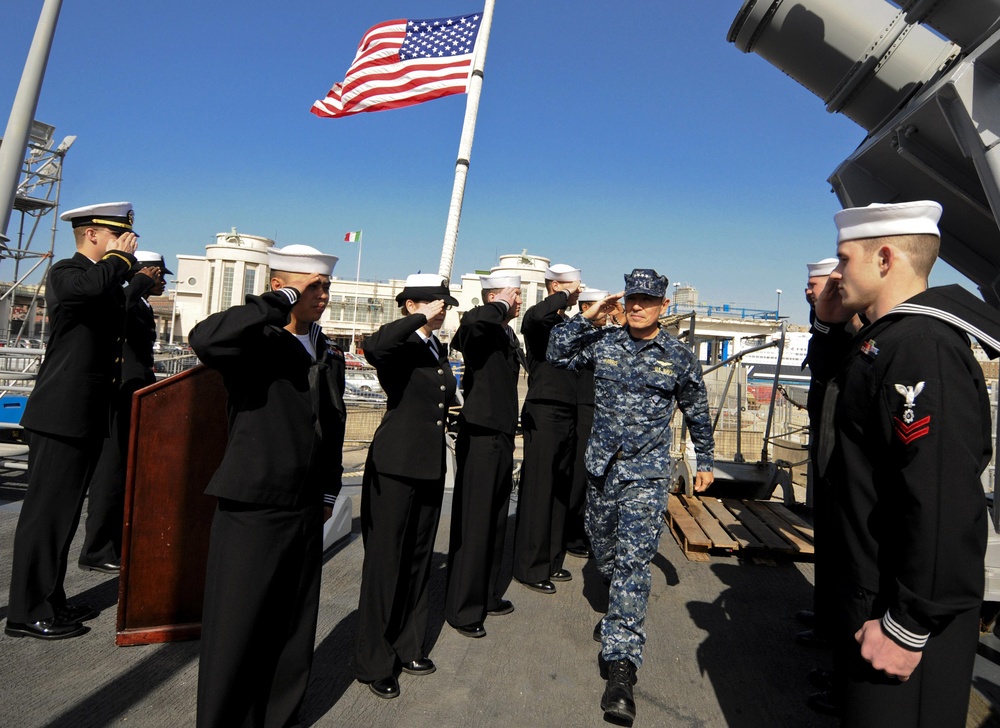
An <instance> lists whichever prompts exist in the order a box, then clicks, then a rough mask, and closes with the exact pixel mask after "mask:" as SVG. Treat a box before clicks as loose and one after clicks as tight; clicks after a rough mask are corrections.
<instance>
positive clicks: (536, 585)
mask: <svg viewBox="0 0 1000 728" xmlns="http://www.w3.org/2000/svg"><path fill="white" fill-rule="evenodd" d="M518 583H520V584H521V585H523V586H526V587H528V588H529V589H531V591H536V592H539V593H541V594H555V593H556V585H555V584H553V583H552V582H551V581H549V580H548V579H543V580H542V581H520V580H518Z"/></svg>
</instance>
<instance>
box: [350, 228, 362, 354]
mask: <svg viewBox="0 0 1000 728" xmlns="http://www.w3.org/2000/svg"><path fill="white" fill-rule="evenodd" d="M364 232H365V231H364V230H358V272H357V274H356V277H355V279H354V320H353V321H352V322H351V346H350V351H351V353H352V354H354V353H356V352H357V350H358V344H357V338H356V334H357V329H358V296H360V295H361V238H363V237H364Z"/></svg>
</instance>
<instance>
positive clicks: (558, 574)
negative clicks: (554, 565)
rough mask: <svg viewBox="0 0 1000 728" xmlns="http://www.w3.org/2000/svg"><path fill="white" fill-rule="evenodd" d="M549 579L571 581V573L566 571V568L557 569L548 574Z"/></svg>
mask: <svg viewBox="0 0 1000 728" xmlns="http://www.w3.org/2000/svg"><path fill="white" fill-rule="evenodd" d="M549 580H550V581H573V575H572V574H571V573H569V572H568V571H566V569H559V570H558V571H555V572H553V573H552V574H551V575H549Z"/></svg>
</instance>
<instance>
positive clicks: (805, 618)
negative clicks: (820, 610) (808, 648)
mask: <svg viewBox="0 0 1000 728" xmlns="http://www.w3.org/2000/svg"><path fill="white" fill-rule="evenodd" d="M795 618H796V619H797V620H799V621H800V622H801V623H802V624H804V625H805V626H806V627H815V626H816V612H814V611H813V610H811V609H800V610H799V611H797V612H796V613H795Z"/></svg>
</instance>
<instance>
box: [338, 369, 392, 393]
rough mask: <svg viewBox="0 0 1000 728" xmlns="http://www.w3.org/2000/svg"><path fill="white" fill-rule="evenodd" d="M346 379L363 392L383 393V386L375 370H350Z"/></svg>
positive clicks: (345, 376) (345, 375)
mask: <svg viewBox="0 0 1000 728" xmlns="http://www.w3.org/2000/svg"><path fill="white" fill-rule="evenodd" d="M344 378H345V379H347V381H348V382H350V383H351V384H353V385H354V386H356V387H357V388H358V389H360V390H361V391H362V392H382V391H383V389H382V385H381V384H379V381H378V375H377V374H376V373H375V370H373V369H348V370H347V371H346V372H345V374H344Z"/></svg>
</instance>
